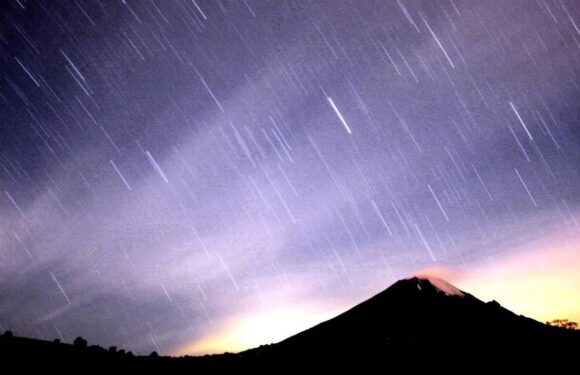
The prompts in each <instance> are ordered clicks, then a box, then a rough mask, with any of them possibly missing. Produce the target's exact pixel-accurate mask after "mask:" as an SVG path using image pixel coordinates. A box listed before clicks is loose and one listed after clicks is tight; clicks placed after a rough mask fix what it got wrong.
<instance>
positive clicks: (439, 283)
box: [417, 276, 465, 297]
mask: <svg viewBox="0 0 580 375" xmlns="http://www.w3.org/2000/svg"><path fill="white" fill-rule="evenodd" d="M417 279H418V280H419V281H421V280H424V281H427V282H428V283H430V284H431V285H433V287H435V289H437V290H438V291H440V292H442V293H445V294H446V295H448V296H458V297H465V294H463V292H462V291H461V290H459V289H457V288H456V287H454V286H453V285H451V284H449V283H448V282H447V281H445V280H441V279H437V278H434V277H424V276H421V277H418V278H417ZM417 288H418V289H419V290H421V285H420V284H419V283H418V284H417Z"/></svg>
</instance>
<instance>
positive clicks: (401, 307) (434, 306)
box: [0, 277, 580, 371]
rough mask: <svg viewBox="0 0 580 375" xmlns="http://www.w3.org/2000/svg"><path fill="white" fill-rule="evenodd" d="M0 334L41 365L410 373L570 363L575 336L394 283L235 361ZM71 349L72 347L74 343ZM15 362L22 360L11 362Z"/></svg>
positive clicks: (450, 290) (449, 289) (429, 287)
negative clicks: (399, 369)
mask: <svg viewBox="0 0 580 375" xmlns="http://www.w3.org/2000/svg"><path fill="white" fill-rule="evenodd" d="M83 341H84V340H79V341H76V344H75V345H68V344H61V343H50V342H46V341H40V340H32V339H24V338H17V337H11V336H10V335H4V336H2V337H0V358H3V359H2V361H3V363H6V362H7V361H8V362H10V361H20V360H18V358H29V359H33V360H35V361H37V362H38V363H43V364H44V365H45V366H47V367H46V368H51V366H60V367H58V368H62V366H69V365H73V364H74V366H97V367H101V368H108V367H116V368H135V369H143V370H151V369H159V370H168V371H172V370H175V371H185V370H190V369H191V370H193V369H199V370H216V369H217V370H239V369H250V368H253V369H258V370H264V371H282V370H288V369H295V370H298V369H303V368H304V369H306V368H310V369H312V366H317V367H321V368H322V367H323V368H326V369H341V368H343V366H353V365H355V366H358V367H359V368H376V366H384V365H385V364H389V365H393V366H397V365H405V366H407V367H410V368H427V367H428V368H430V369H432V368H437V367H445V368H448V367H449V366H450V365H452V364H453V365H459V364H465V363H469V364H478V365H479V366H484V365H486V364H487V365H494V364H502V365H503V366H506V365H514V366H518V367H519V368H522V367H526V368H528V367H533V366H534V365H536V364H546V363H550V365H551V368H552V369H553V368H554V366H555V365H567V363H568V362H570V363H572V362H574V361H575V360H577V359H578V355H579V353H580V332H578V331H572V330H566V329H562V328H558V327H551V326H548V325H545V324H542V323H540V322H537V321H535V320H533V319H530V318H527V317H524V316H521V315H517V314H515V313H513V312H511V311H509V310H507V309H505V308H503V307H502V306H501V305H500V304H499V303H497V302H495V301H492V302H487V303H486V302H483V301H481V300H479V299H477V298H476V297H474V296H473V295H471V294H469V293H467V292H464V291H462V290H459V289H458V288H456V287H454V286H453V285H451V284H449V283H447V282H446V281H443V280H440V279H435V278H420V277H413V278H410V279H405V280H400V281H398V282H396V283H395V284H393V285H392V286H391V287H389V288H388V289H386V290H384V291H383V292H381V293H379V294H377V295H375V296H374V297H372V298H370V299H368V300H366V301H364V302H362V303H360V304H359V305H356V306H355V307H353V308H351V309H350V310H348V311H346V312H344V313H343V314H341V315H339V316H337V317H335V318H333V319H330V320H328V321H325V322H323V323H320V324H318V325H316V326H314V327H312V328H310V329H308V330H305V331H303V332H300V333H298V334H296V335H294V336H291V337H289V338H287V339H285V340H283V341H281V342H279V343H276V344H270V345H263V346H260V347H258V348H254V349H250V350H246V351H244V352H241V353H237V354H229V353H227V354H221V355H212V356H202V357H181V358H171V357H160V356H157V355H156V353H155V354H154V355H152V356H148V357H142V356H133V355H130V354H127V353H124V352H120V351H117V350H105V349H102V348H99V347H95V346H87V345H86V341H85V342H83ZM79 343H81V344H82V345H80V344H79ZM23 363H26V362H23ZM20 364H22V363H20Z"/></svg>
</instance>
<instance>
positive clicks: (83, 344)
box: [73, 336, 87, 348]
mask: <svg viewBox="0 0 580 375" xmlns="http://www.w3.org/2000/svg"><path fill="white" fill-rule="evenodd" d="M73 345H74V346H76V347H78V348H86V347H87V340H85V339H83V338H82V337H80V336H79V337H77V338H76V339H75V341H73Z"/></svg>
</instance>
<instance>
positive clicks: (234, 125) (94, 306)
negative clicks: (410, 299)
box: [0, 0, 580, 353]
mask: <svg viewBox="0 0 580 375" xmlns="http://www.w3.org/2000/svg"><path fill="white" fill-rule="evenodd" d="M579 25H580V4H579V3H578V2H575V1H553V0H538V1H527V0H526V1H523V0H522V1H515V0H514V1H451V0H441V1H409V0H399V1H288V2H282V1H272V2H266V1H257V2H254V1H248V0H242V1H217V0H216V1H204V0H195V1H191V0H188V1H152V0H143V1H132V0H122V1H106V0H71V1H67V2H64V1H60V2H53V1H48V0H45V1H40V0H39V1H32V0H30V1H25V0H19V1H10V2H2V4H1V5H0V80H1V82H2V84H0V184H1V189H0V191H1V194H0V329H11V330H13V331H15V332H16V333H17V334H20V335H27V336H32V337H40V338H46V339H53V338H57V337H61V338H62V339H63V340H65V341H72V339H73V338H74V337H76V336H79V335H82V336H83V337H85V338H87V339H88V341H89V342H90V343H95V344H100V345H103V346H109V345H117V346H120V347H124V348H126V349H129V350H133V351H135V352H138V353H147V352H149V351H151V350H157V351H159V352H161V353H173V352H176V351H178V350H179V349H180V348H183V347H185V346H187V345H190V344H191V343H194V342H196V340H202V339H203V338H204V337H206V336H207V335H209V334H210V333H211V332H214V331H216V330H221V329H223V328H224V323H223V322H226V321H229V320H231V319H234V318H235V317H237V316H248V315H250V316H251V315H252V314H253V313H254V312H258V311H269V310H278V309H284V308H288V306H294V307H300V306H312V305H315V306H316V307H315V308H314V309H316V311H319V312H324V311H334V310H335V309H336V308H337V306H339V307H344V306H346V305H347V304H350V303H352V302H353V301H360V300H362V299H364V298H366V297H368V296H369V295H370V294H372V293H373V292H376V291H378V290H381V289H383V288H385V287H386V286H388V285H389V284H391V283H392V282H394V281H395V280H396V279H399V278H402V277H406V276H408V275H409V274H411V273H413V272H415V271H417V270H420V269H423V268H426V267H432V266H434V265H441V266H448V267H454V268H456V269H460V270H463V271H469V270H470V269H472V268H473V267H476V266H477V265H480V264H482V263H493V262H494V260H495V259H497V258H498V256H503V255H507V254H512V253H515V252H518V254H521V256H525V252H526V250H525V249H526V248H527V247H529V248H532V247H534V246H536V245H537V244H538V243H541V242H546V241H549V240H548V239H549V238H554V237H557V238H559V239H562V238H578V233H579V231H580V225H579V221H580V215H579V203H580V172H579V171H580V169H579V168H578V166H579V165H580V147H579V143H580V131H579V129H580V123H579V120H578V118H579V106H578V103H580V88H579V86H578V84H579V79H578V74H580V29H579ZM522 249H523V250H522ZM347 302H348V303H347Z"/></svg>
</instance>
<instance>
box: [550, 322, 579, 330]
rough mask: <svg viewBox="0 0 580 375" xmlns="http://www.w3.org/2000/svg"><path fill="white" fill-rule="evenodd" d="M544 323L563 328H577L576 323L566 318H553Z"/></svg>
mask: <svg viewBox="0 0 580 375" xmlns="http://www.w3.org/2000/svg"><path fill="white" fill-rule="evenodd" d="M546 324H547V325H549V326H552V327H560V328H564V329H571V330H576V329H578V323H576V322H572V321H570V320H568V319H554V320H550V321H549V322H546Z"/></svg>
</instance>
